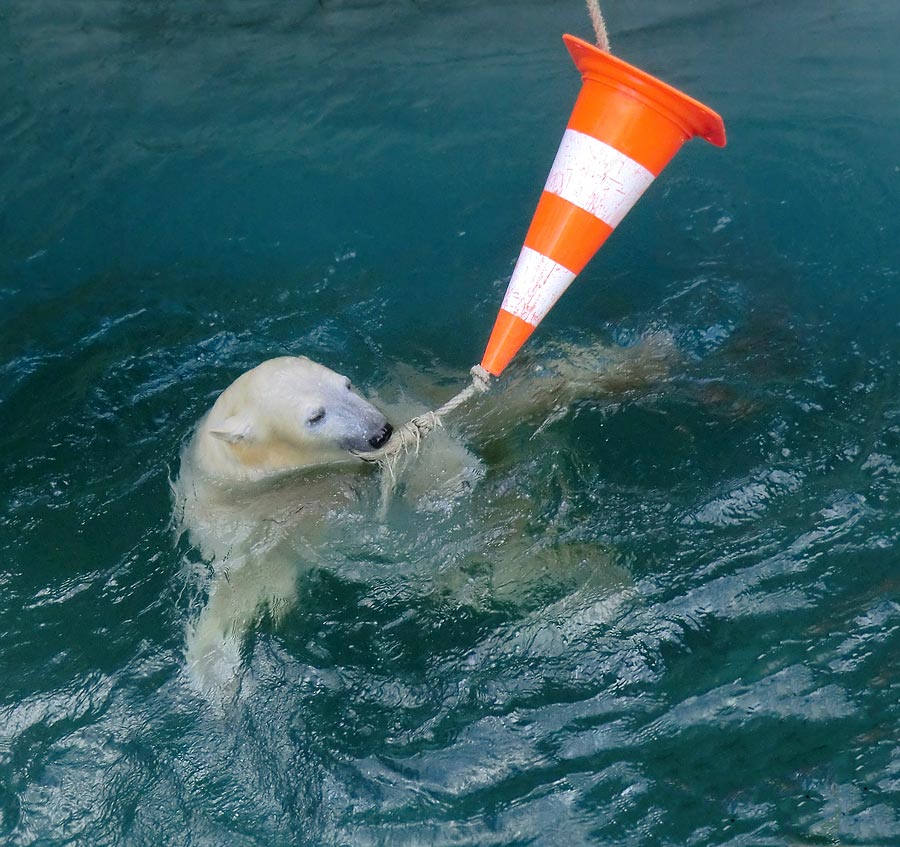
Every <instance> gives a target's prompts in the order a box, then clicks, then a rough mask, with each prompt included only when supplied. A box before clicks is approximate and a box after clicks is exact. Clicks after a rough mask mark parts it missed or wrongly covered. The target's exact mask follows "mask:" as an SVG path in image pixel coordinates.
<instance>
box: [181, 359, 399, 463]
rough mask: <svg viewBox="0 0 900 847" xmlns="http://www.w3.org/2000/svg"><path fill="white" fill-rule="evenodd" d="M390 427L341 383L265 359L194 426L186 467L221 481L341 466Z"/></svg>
mask: <svg viewBox="0 0 900 847" xmlns="http://www.w3.org/2000/svg"><path fill="white" fill-rule="evenodd" d="M392 431H393V428H392V426H391V424H390V423H389V422H388V420H387V418H386V417H385V416H384V415H383V414H382V413H381V412H380V411H378V409H376V408H375V407H374V406H373V405H372V404H371V403H369V402H367V401H366V400H364V399H363V398H362V397H360V396H359V395H358V394H357V393H356V392H355V391H353V389H352V387H351V384H350V380H349V379H347V377H345V376H341V375H340V374H338V373H335V372H334V371H332V370H330V369H329V368H326V367H325V366H323V365H320V364H318V363H316V362H313V361H312V360H311V359H307V358H306V357H303V356H300V357H294V356H283V357H281V358H278V359H270V360H269V361H267V362H263V363H262V364H261V365H258V366H257V367H255V368H253V369H252V370H250V371H247V373H245V374H243V375H242V376H240V377H239V378H238V379H237V380H235V381H234V382H233V383H232V384H231V385H230V386H229V387H228V388H226V389H225V391H223V392H222V394H221V395H219V398H218V400H216V403H215V405H214V406H213V407H212V409H211V410H210V411H209V414H208V415H207V416H206V417H205V418H204V419H203V420H202V421H201V422H200V425H199V427H198V429H197V433H196V435H195V438H194V460H195V462H196V464H197V465H199V467H200V469H202V470H203V471H204V472H205V473H207V474H208V475H210V476H213V477H216V478H219V479H224V480H229V479H231V480H238V479H262V478H265V477H268V476H272V475H277V474H280V473H285V472H288V471H293V470H299V469H302V468H307V467H314V466H318V465H325V464H331V463H334V462H340V461H348V460H353V459H354V458H355V456H354V454H355V453H358V452H366V451H370V450H374V449H377V448H379V447H382V446H383V445H384V444H386V443H387V441H388V439H389V438H390V437H391V433H392Z"/></svg>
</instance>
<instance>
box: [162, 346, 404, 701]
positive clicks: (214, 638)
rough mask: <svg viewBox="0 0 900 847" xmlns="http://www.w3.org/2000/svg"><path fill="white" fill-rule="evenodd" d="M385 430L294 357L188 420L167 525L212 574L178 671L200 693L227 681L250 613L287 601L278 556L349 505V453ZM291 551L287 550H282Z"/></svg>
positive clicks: (345, 386)
mask: <svg viewBox="0 0 900 847" xmlns="http://www.w3.org/2000/svg"><path fill="white" fill-rule="evenodd" d="M392 432H393V426H392V425H391V423H390V422H389V421H388V419H387V418H386V417H385V415H384V414H383V413H382V412H381V411H379V410H378V409H377V408H375V406H373V405H372V404H371V403H369V402H368V401H367V400H364V399H363V398H362V397H361V396H360V395H359V394H357V393H356V392H355V391H354V390H353V387H352V385H351V382H350V380H349V379H348V378H347V377H345V376H343V375H341V374H338V373H336V372H335V371H333V370H331V369H329V368H327V367H325V366H323V365H320V364H318V363H316V362H313V361H312V360H311V359H308V358H306V357H304V356H282V357H279V358H276V359H270V360H268V361H266V362H263V363H262V364H260V365H258V366H257V367H255V368H253V369H252V370H250V371H247V372H246V373H245V374H243V375H242V376H240V377H239V378H238V379H237V380H235V381H234V382H233V383H232V384H231V385H230V386H229V387H228V388H226V389H225V390H224V391H223V392H222V393H221V394H220V395H219V397H218V399H217V400H216V402H215V403H214V405H213V407H212V408H211V409H210V410H209V412H208V413H207V414H206V415H205V416H204V417H203V418H202V419H201V420H200V422H199V423H198V425H197V427H196V429H195V431H194V433H193V436H192V437H191V439H190V440H189V442H188V444H187V445H186V447H185V448H184V450H183V451H182V456H181V470H180V474H179V477H178V479H177V481H176V482H175V483H174V485H173V489H174V494H175V499H176V525H177V527H178V529H179V531H186V532H187V534H188V538H189V540H190V542H191V544H192V545H193V546H195V547H196V548H197V549H199V551H200V552H201V554H202V555H203V557H204V559H205V560H206V561H207V562H208V563H209V564H210V565H211V567H212V571H213V580H212V584H211V586H210V587H209V591H208V600H207V603H206V605H205V607H204V608H203V610H202V611H201V613H200V615H199V617H198V618H197V620H196V621H194V622H193V623H192V624H191V626H190V628H189V631H188V639H187V659H188V666H189V669H190V670H191V672H192V675H193V677H194V678H195V680H199V681H200V682H201V684H202V685H203V686H205V687H208V686H209V685H210V684H217V683H222V684H227V682H228V681H229V679H230V678H232V677H233V676H234V673H235V671H236V669H237V667H238V665H239V662H240V648H241V642H242V639H243V635H244V632H245V631H246V629H247V628H248V627H249V626H250V625H251V624H252V622H253V620H254V618H255V617H256V616H257V615H258V614H259V612H260V611H261V609H263V608H268V609H269V610H270V611H272V612H273V613H275V614H277V613H278V610H279V609H280V608H283V607H284V606H286V605H287V604H288V603H289V601H290V599H291V598H292V597H293V594H294V585H293V583H294V579H295V577H296V569H295V568H293V567H291V566H290V564H289V562H288V561H287V560H286V557H287V556H288V555H289V552H288V549H287V548H288V546H289V542H290V539H291V537H292V534H293V531H294V530H295V529H296V527H297V525H298V524H300V523H303V524H304V528H305V536H306V540H307V542H309V541H310V538H309V536H310V534H311V533H314V532H315V531H316V530H317V529H321V522H322V521H323V520H324V519H325V516H326V515H327V513H328V511H329V509H331V508H334V507H335V506H337V505H340V504H341V503H344V502H346V501H347V500H349V499H352V485H351V481H352V478H353V476H354V475H355V473H354V471H353V470H351V471H350V472H349V473H348V472H347V468H346V467H345V468H344V469H343V470H344V473H342V472H341V469H340V466H341V465H344V466H355V468H354V470H355V471H356V472H359V471H361V470H363V468H361V467H359V466H360V465H363V463H362V462H361V460H360V459H358V458H357V456H356V454H358V453H361V452H367V451H372V450H376V449H378V448H380V447H383V446H384V445H385V444H386V443H387V441H388V440H389V439H390V437H391V434H392ZM293 552H296V551H293Z"/></svg>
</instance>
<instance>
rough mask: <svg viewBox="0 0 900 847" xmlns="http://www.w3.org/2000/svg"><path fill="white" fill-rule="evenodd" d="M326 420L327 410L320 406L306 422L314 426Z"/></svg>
mask: <svg viewBox="0 0 900 847" xmlns="http://www.w3.org/2000/svg"><path fill="white" fill-rule="evenodd" d="M323 420H325V408H324V407H323V406H319V408H318V409H316V410H315V411H313V412H312V414H311V415H310V416H309V417H308V418H307V419H306V422H307V423H308V424H309V425H310V426H312V425H314V424H317V423H320V422H321V421H323Z"/></svg>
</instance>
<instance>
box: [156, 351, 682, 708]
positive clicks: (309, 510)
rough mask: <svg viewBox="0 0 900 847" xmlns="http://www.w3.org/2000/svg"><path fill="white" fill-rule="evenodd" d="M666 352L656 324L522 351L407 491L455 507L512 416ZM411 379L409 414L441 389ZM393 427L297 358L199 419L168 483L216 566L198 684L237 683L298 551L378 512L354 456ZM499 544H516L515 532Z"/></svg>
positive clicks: (283, 594) (185, 523)
mask: <svg viewBox="0 0 900 847" xmlns="http://www.w3.org/2000/svg"><path fill="white" fill-rule="evenodd" d="M673 353H674V346H673V344H672V342H671V339H670V338H669V337H668V336H664V335H656V336H653V337H650V338H648V339H645V340H644V341H643V342H642V343H639V344H637V345H635V346H633V347H631V348H609V347H605V346H603V345H598V344H587V345H572V346H568V347H563V348H557V350H556V351H553V352H551V353H550V354H546V353H545V355H543V356H541V355H538V356H536V357H533V358H532V359H531V360H530V361H529V359H528V357H523V358H522V361H521V363H519V364H518V365H517V366H516V367H511V368H510V371H509V373H508V374H507V375H506V376H505V377H504V380H503V386H502V389H500V390H498V394H499V393H500V392H501V391H502V394H501V396H499V397H498V398H496V400H495V401H494V402H487V401H486V402H485V403H483V404H481V406H480V408H470V409H462V410H460V412H459V421H458V427H457V429H456V433H455V434H454V433H450V432H448V431H447V430H438V431H436V432H434V433H433V434H432V435H431V436H430V437H429V439H428V441H427V443H426V444H427V449H425V450H423V451H422V454H420V455H419V456H417V457H416V458H415V460H413V461H410V462H409V463H408V464H407V466H406V468H405V470H404V473H405V477H404V480H403V483H404V484H403V486H402V492H403V494H404V496H405V497H406V498H407V499H408V500H409V501H411V503H412V506H413V508H414V509H415V510H420V511H422V510H425V511H427V510H429V509H430V510H433V511H438V510H447V509H452V508H453V503H454V498H459V497H462V496H466V494H467V492H470V491H471V490H472V488H473V487H474V486H477V485H478V482H479V480H480V479H481V478H482V476H483V474H484V469H485V466H484V461H483V460H482V459H481V458H479V457H478V455H477V454H476V452H473V450H472V449H470V447H471V444H472V443H475V444H477V443H478V442H479V441H481V442H482V443H484V442H485V440H486V441H492V440H496V439H497V438H502V434H503V432H504V431H506V430H507V427H508V425H509V422H510V421H511V420H515V421H521V420H527V419H531V420H534V421H535V422H538V423H541V425H543V424H546V422H547V421H548V420H553V419H554V418H555V417H556V416H558V415H559V414H560V413H562V412H563V411H564V410H565V409H566V408H569V407H571V405H572V404H573V403H576V402H578V401H580V400H583V399H586V398H595V397H598V396H600V395H604V394H609V393H613V392H615V393H617V394H619V395H620V394H621V393H622V392H626V391H628V390H631V389H634V388H636V387H640V386H646V385H649V384H652V383H653V382H654V381H656V380H658V379H659V378H660V377H661V376H662V375H664V373H665V372H666V370H667V368H668V365H669V363H670V362H671V360H672V357H673ZM416 376H417V375H416V374H415V373H414V372H413V371H409V372H406V373H405V374H404V375H403V380H404V382H406V383H410V384H414V383H416V382H417V381H418V383H419V384H418V386H417V388H418V390H417V391H416V393H417V394H418V395H419V401H420V402H418V403H416V402H410V401H409V400H408V399H406V400H399V401H394V404H393V405H394V412H395V413H396V414H397V415H402V416H403V420H406V419H407V417H409V416H412V415H413V414H417V413H420V412H422V411H423V410H424V407H423V402H424V403H427V404H432V403H434V405H436V401H437V399H438V396H437V395H438V392H439V391H441V390H443V391H446V389H440V388H435V387H434V386H433V385H432V386H430V387H429V386H425V385H424V384H422V382H421V379H419V380H417V379H416ZM407 397H408V395H407ZM395 419H397V420H399V418H395ZM392 432H393V427H392V424H391V423H390V422H389V421H388V418H387V416H386V415H385V413H384V412H383V411H381V410H380V409H379V408H376V406H375V405H373V404H372V403H370V402H369V401H368V400H366V399H364V398H363V397H361V396H360V395H359V394H357V393H356V392H355V391H354V390H353V388H352V385H351V382H350V380H349V379H348V378H347V377H345V376H343V375H341V374H338V373H336V372H334V371H332V370H330V369H329V368H327V367H325V366H323V365H321V364H318V363H316V362H314V361H312V360H310V359H308V358H306V357H302V356H301V357H289V356H286V357H280V358H277V359H272V360H269V361H266V362H263V363H262V364H261V365H258V366H257V367H255V368H253V369H252V370H250V371H248V372H246V373H245V374H243V375H242V376H240V377H239V378H238V379H237V380H236V381H235V382H233V383H232V384H231V385H230V386H229V387H227V388H226V389H225V390H224V391H223V392H222V394H221V395H220V396H219V397H218V399H217V400H216V402H215V404H214V405H213V407H212V408H211V409H210V411H209V412H208V413H207V414H206V415H205V416H204V417H203V418H201V420H200V421H199V423H198V424H197V426H196V429H195V430H194V433H193V435H192V437H191V438H190V439H189V441H188V443H187V444H186V446H185V447H184V449H183V451H182V456H181V468H180V473H179V476H178V479H177V480H176V481H175V482H174V483H173V491H174V495H175V502H176V508H175V524H176V527H177V529H178V531H179V532H186V533H187V535H188V538H189V541H190V543H191V544H192V545H193V546H194V547H196V548H197V549H198V550H199V551H200V553H201V555H202V556H203V558H204V560H205V561H206V563H207V564H208V566H209V568H208V570H209V572H210V573H211V580H210V582H209V584H208V586H207V587H206V590H205V592H204V593H205V597H206V599H205V602H204V605H203V607H202V609H201V610H200V612H199V614H198V615H197V616H196V617H195V619H194V620H192V621H191V623H190V624H189V625H188V631H187V638H186V664H187V669H188V673H189V675H190V678H191V680H192V682H193V683H194V684H195V685H196V686H197V687H199V688H200V689H202V690H203V691H205V692H206V693H212V692H215V693H217V694H223V693H227V692H229V691H233V690H234V686H235V685H236V684H237V682H238V678H239V671H240V668H241V650H242V645H243V644H244V641H245V636H246V634H247V633H248V631H249V630H250V629H251V628H252V627H253V626H254V624H255V622H256V621H257V620H258V619H259V618H260V616H261V615H262V614H263V613H266V614H269V615H270V616H272V617H273V618H275V619H277V618H278V617H279V616H280V615H282V614H283V613H284V612H285V611H286V610H287V609H289V608H290V607H291V606H292V604H293V603H294V602H295V600H296V596H297V590H298V589H297V579H298V576H299V573H300V568H299V567H298V562H301V561H303V562H307V563H314V562H315V561H316V556H317V554H318V552H319V551H322V550H324V549H327V548H328V546H329V545H330V544H331V543H332V542H333V540H334V538H335V533H336V529H335V527H336V525H337V524H338V523H339V522H340V521H341V519H342V516H346V515H347V514H351V515H352V514H353V512H354V510H356V511H357V512H359V511H360V510H361V511H364V512H365V511H367V512H370V513H373V514H374V513H375V512H376V511H377V504H378V496H377V492H378V485H377V484H375V478H376V476H377V473H378V471H377V470H376V469H375V468H374V467H373V466H372V465H371V464H367V463H366V462H364V461H363V460H362V459H360V458H359V455H358V454H359V453H365V452H367V451H371V450H376V449H378V448H380V447H382V446H384V445H385V444H387V443H388V442H389V440H390V438H391V435H392ZM373 492H374V494H373ZM505 519H506V516H505V515H499V514H496V515H485V520H497V521H498V523H499V522H502V521H504V520H505ZM513 535H515V533H513ZM505 546H506V552H507V553H510V552H511V551H512V550H514V549H515V542H514V540H513V539H509V544H507V545H505ZM565 558H566V556H565V555H564V556H563V557H562V559H565ZM515 567H516V568H519V567H520V564H518V563H517V564H516V565H515ZM541 567H544V565H542V566H541Z"/></svg>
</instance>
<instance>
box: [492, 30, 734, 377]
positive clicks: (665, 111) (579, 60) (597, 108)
mask: <svg viewBox="0 0 900 847" xmlns="http://www.w3.org/2000/svg"><path fill="white" fill-rule="evenodd" d="M563 41H564V42H565V44H566V47H567V48H568V49H569V53H570V54H571V55H572V59H573V60H574V62H575V66H576V67H577V68H578V70H579V71H580V72H581V76H582V80H583V84H582V88H581V92H580V93H579V95H578V99H577V101H576V102H575V107H574V109H573V110H572V115H571V117H570V118H569V124H568V126H567V128H566V132H565V134H564V135H563V140H562V143H561V144H560V147H559V151H558V152H557V154H556V160H555V161H554V162H553V167H552V168H551V170H550V176H549V177H548V178H547V183H546V185H545V186H544V191H543V193H542V194H541V198H540V200H539V202H538V206H537V209H536V210H535V213H534V218H533V220H532V222H531V227H530V228H529V230H528V234H527V235H526V236H525V245H524V247H523V248H522V252H521V254H520V255H519V259H518V262H517V263H516V267H515V269H514V270H513V275H512V279H510V282H509V287H508V288H507V290H506V296H505V297H504V298H503V303H502V305H501V307H500V312H499V314H498V315H497V320H496V323H495V324H494V329H493V331H492V333H491V337H490V340H489V341H488V345H487V349H486V350H485V353H484V358H483V359H482V361H481V366H482V367H483V368H484V369H485V370H487V371H488V372H489V373H491V374H493V375H494V376H499V375H500V373H501V372H502V371H503V369H504V368H505V367H506V366H507V365H508V364H509V362H510V360H511V359H512V358H513V356H515V355H516V353H517V352H518V351H519V349H520V348H521V347H522V345H523V344H524V343H525V342H526V341H527V340H528V338H529V336H530V335H531V333H532V332H533V331H534V329H535V327H536V326H537V325H538V324H539V323H540V322H541V320H542V319H543V318H544V316H545V315H546V314H547V313H548V312H549V311H550V309H551V308H552V307H553V305H554V304H555V303H556V301H557V300H558V299H559V297H560V296H561V295H562V293H563V292H564V291H565V290H566V289H567V288H568V287H569V284H570V283H571V282H572V280H573V279H575V277H576V276H577V275H578V274H579V273H581V271H582V269H583V268H584V266H585V265H586V264H587V263H588V261H589V260H590V259H591V257H592V256H593V255H594V254H595V253H596V252H597V250H599V249H600V246H601V245H602V244H603V242H604V241H606V239H607V237H608V236H609V234H610V233H611V232H612V231H613V230H614V229H615V228H616V226H617V224H618V223H619V221H621V220H622V218H624V217H625V215H626V214H627V212H628V210H629V209H631V207H632V206H633V205H634V204H635V202H636V201H637V199H638V198H639V197H640V196H641V195H642V194H643V193H644V191H645V190H646V189H647V187H648V186H649V185H650V183H651V182H653V179H654V178H655V177H656V176H657V175H658V174H659V173H660V171H662V169H663V168H664V167H665V166H666V165H667V164H668V163H669V160H670V159H671V158H672V157H673V156H674V155H675V153H677V152H678V150H679V148H680V147H681V145H682V144H684V142H685V141H688V140H689V139H691V138H693V137H694V136H700V137H701V138H705V139H706V140H707V141H709V142H711V143H712V144H715V145H716V146H718V147H724V146H725V126H724V124H723V123H722V118H720V117H719V115H717V114H716V113H715V112H714V111H712V110H711V109H708V108H707V107H706V106H704V105H703V104H702V103H698V102H697V101H696V100H693V99H692V98H690V97H688V96H687V95H686V94H682V93H681V92H680V91H678V90H677V89H675V88H672V87H671V86H669V85H666V83H664V82H661V81H660V80H658V79H656V78H655V77H653V76H650V74H647V73H644V71H641V70H639V69H638V68H635V67H633V66H632V65H629V64H628V63H627V62H623V61H622V60H621V59H617V58H615V57H614V56H611V55H610V54H609V53H606V52H604V51H602V50H600V49H598V48H597V47H594V46H593V45H591V44H588V43H587V42H585V41H582V40H581V39H579V38H575V37H573V36H571V35H564V36H563Z"/></svg>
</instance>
